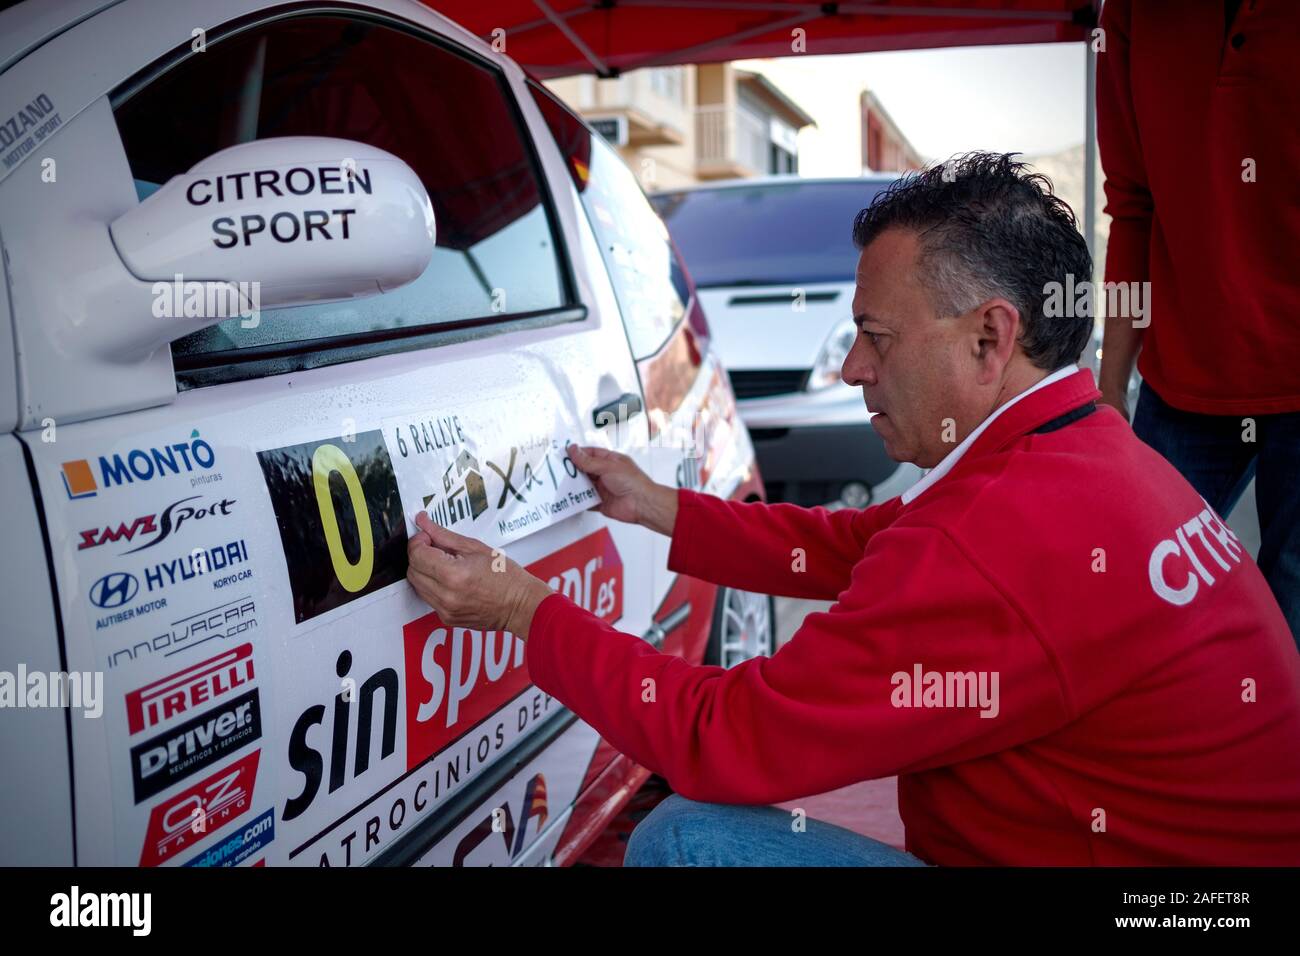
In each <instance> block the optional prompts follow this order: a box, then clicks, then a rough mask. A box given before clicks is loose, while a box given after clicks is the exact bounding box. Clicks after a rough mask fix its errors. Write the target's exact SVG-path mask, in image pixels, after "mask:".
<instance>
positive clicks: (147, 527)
mask: <svg viewBox="0 0 1300 956" xmlns="http://www.w3.org/2000/svg"><path fill="white" fill-rule="evenodd" d="M202 497H203V496H202V495H190V496H189V497H186V498H181V499H180V500H179V501H173V502H172V503H171V504H169V505H168V506H167V507H166V508H164V509H163V510H162V511H161V512H159V513H157V514H147V515H140V516H138V517H136V518H133V519H131V520H130V521H119V522H117V523H116V524H109V525H104V526H96V527H94V528H87V529H86V530H85V531H82V532H81V534H80V535H79V540H78V541H77V550H78V551H85V550H87V549H88V548H98V547H99V546H100V545H104V544H113V543H126V544H135V547H133V548H127V549H125V550H122V551H118V552H117V553H118V554H134V553H135V552H137V551H144V550H145V549H146V548H152V547H154V546H155V545H159V544H162V543H163V542H164V541H166V540H167V539H168V538H169V537H171V535H172V534H174V533H177V532H179V531H180V530H181V528H182V527H184V526H187V525H190V524H194V523H197V522H200V521H203V520H204V519H205V518H214V517H227V516H229V514H230V509H231V507H232V506H233V505H234V504H235V502H234V501H233V500H232V499H229V498H222V499H221V500H219V501H209V502H206V503H203V504H200V503H198V502H199V501H200V499H201V498H202ZM137 536H138V538H139V540H138V541H137Z"/></svg>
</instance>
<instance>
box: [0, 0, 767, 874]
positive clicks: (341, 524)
mask: <svg viewBox="0 0 1300 956" xmlns="http://www.w3.org/2000/svg"><path fill="white" fill-rule="evenodd" d="M0 243H3V252H4V256H3V266H4V283H5V289H4V293H5V294H3V295H0V374H2V375H3V387H2V388H0V420H2V421H3V423H4V428H3V429H0V475H2V477H3V488H4V508H3V509H2V510H0V542H3V574H2V575H0V595H2V602H0V606H3V608H4V614H5V618H6V620H5V624H4V628H3V634H4V638H3V642H2V643H0V767H3V768H4V773H3V774H0V814H2V815H3V818H4V820H5V826H3V827H0V864H72V863H77V864H108V865H132V866H134V865H141V866H152V865H179V866H191V865H192V866H214V865H235V864H240V865H261V864H269V865H277V864H294V865H311V866H318V865H329V866H356V865H360V864H370V863H391V864H395V863H408V862H410V863H414V862H420V863H432V864H438V865H462V864H464V865H475V864H488V863H492V864H507V863H508V864H547V863H557V864H560V863H567V862H572V861H573V860H574V859H576V858H577V857H578V856H579V855H580V854H581V853H582V851H583V849H584V848H585V847H586V846H587V845H588V844H589V843H590V842H591V841H592V840H593V839H594V838H595V837H596V836H597V835H598V834H599V832H600V831H601V829H602V828H603V827H604V825H605V824H606V823H607V822H608V820H609V819H610V817H611V816H612V815H613V814H615V813H616V812H618V810H619V809H620V808H621V807H622V806H623V805H624V804H625V803H626V801H627V800H628V798H629V797H630V796H631V795H632V794H633V793H634V792H635V791H636V789H637V787H638V786H639V785H640V783H641V782H642V781H643V780H644V779H645V777H646V776H647V774H648V771H646V770H644V769H643V768H640V767H637V766H636V765H634V764H632V763H631V762H630V761H629V760H628V759H626V758H625V757H623V756H621V755H619V754H618V753H617V752H616V751H615V750H614V749H613V748H612V747H611V746H610V745H609V744H608V743H606V742H604V741H602V740H601V739H600V738H599V736H598V735H597V733H596V732H595V731H594V730H593V729H592V728H591V727H589V726H587V725H586V724H584V723H582V722H581V721H579V720H578V719H577V718H576V716H575V715H573V714H572V713H570V712H568V711H566V710H565V708H564V707H563V706H562V705H561V704H560V703H559V702H557V701H555V700H553V699H551V698H549V697H548V696H547V695H545V694H544V693H542V692H540V691H539V690H537V689H536V688H534V687H533V686H532V685H531V683H530V681H529V678H528V674H527V670H526V667H525V666H524V659H523V645H522V643H521V642H519V641H517V640H516V639H515V638H514V637H513V636H512V635H510V634H508V633H504V632H502V633H497V632H491V631H489V632H486V633H482V632H478V631H474V630H468V629H464V628H448V627H446V626H444V625H443V623H442V622H441V621H439V620H438V618H437V616H436V615H435V614H433V613H432V612H431V611H430V609H429V608H428V607H427V606H426V605H424V604H423V603H422V602H421V601H420V600H419V599H418V598H417V597H416V596H415V594H414V593H413V592H412V590H411V589H410V587H409V585H408V584H407V583H406V580H405V574H406V539H407V536H408V535H409V534H410V533H411V532H412V530H413V528H414V523H413V520H412V519H413V516H414V515H415V514H416V513H417V512H418V511H420V510H424V511H427V512H428V513H429V514H430V515H431V516H433V518H434V519H435V520H436V521H438V522H440V523H442V524H444V525H446V526H447V527H450V528H453V529H454V530H457V531H460V532H463V533H465V534H469V535H473V536H475V537H478V538H481V539H483V540H485V541H486V542H488V543H489V544H491V545H493V546H497V547H501V548H502V549H504V550H505V551H506V552H507V553H508V554H509V555H510V556H511V557H513V558H514V559H516V560H518V561H519V562H520V563H522V564H524V565H526V566H528V567H530V568H531V569H532V570H533V571H534V572H535V573H537V574H538V575H539V576H541V577H542V578H543V579H545V580H547V581H549V583H550V584H551V586H552V587H554V588H556V589H560V590H563V592H564V593H565V594H567V595H569V596H570V597H572V598H573V599H574V600H575V601H577V602H579V603H580V604H582V605H584V606H586V607H587V608H589V609H590V610H591V611H592V612H593V613H595V614H597V615H599V616H601V617H602V618H604V619H606V620H608V621H610V622H613V623H615V624H617V626H618V627H619V628H620V629H621V630H624V631H628V632H631V633H634V634H639V635H644V636H645V638H646V640H648V641H651V642H652V643H654V644H656V645H658V646H661V647H662V648H664V649H665V650H666V651H668V652H671V653H676V654H680V655H682V656H684V657H686V658H687V659H689V660H691V661H693V662H696V661H700V660H711V661H713V662H716V663H719V664H723V665H729V664H733V663H735V662H736V661H738V660H740V659H743V658H745V657H747V656H752V655H754V654H758V653H767V652H770V649H771V644H772V614H771V603H770V599H769V598H767V597H765V596H758V595H751V594H745V593H743V592H733V591H729V590H727V589H721V588H715V587H714V586H712V585H708V584H705V583H703V582H700V581H698V580H694V579H690V578H686V577H683V576H677V575H674V574H671V573H670V572H668V570H667V566H666V565H667V561H666V559H667V550H668V541H667V539H665V538H662V537H660V536H655V535H652V534H650V533H649V532H647V531H644V530H642V529H639V528H633V527H629V526H627V525H624V524H616V523H610V522H607V521H606V520H605V519H604V518H603V517H601V516H600V515H598V514H597V513H596V512H594V511H593V510H592V507H593V505H594V504H595V503H596V500H597V499H596V495H595V491H594V489H593V488H592V486H591V484H590V483H589V482H588V481H587V479H586V478H585V476H583V475H581V474H580V473H579V472H578V471H577V469H576V467H575V466H574V465H573V463H572V462H571V461H569V460H568V459H567V458H566V456H565V453H564V447H565V442H566V441H567V440H577V441H580V442H585V443H590V444H604V445H607V446H609V447H614V448H618V449H621V450H623V451H626V452H627V453H629V454H631V455H633V456H634V457H636V458H637V460H638V461H639V462H640V463H641V464H642V466H643V467H644V468H645V469H646V470H647V471H649V472H650V473H651V474H652V475H654V476H655V477H656V479H657V480H660V481H664V482H668V483H676V484H678V485H682V486H687V487H692V488H698V489H702V490H704V491H706V492H710V493H715V494H718V495H722V496H728V497H733V498H737V499H752V498H757V497H759V496H760V495H761V483H760V480H759V476H758V473H757V471H756V469H755V467H754V464H753V449H752V446H751V444H750V442H749V438H748V436H747V434H746V432H745V429H744V426H743V425H742V424H741V422H740V421H739V419H738V418H737V417H736V411H735V404H734V400H733V396H732V393H731V391H730V387H729V385H728V383H727V379H726V375H725V373H724V372H723V370H722V369H721V368H720V367H719V364H718V362H717V360H716V358H715V357H714V355H713V353H712V351H711V348H710V343H709V335H708V327H707V324H706V323H705V320H704V316H703V313H702V312H701V310H700V308H699V305H698V302H697V301H696V298H695V295H694V290H693V288H692V287H691V284H690V280H689V277H688V276H687V275H686V273H685V272H684V270H683V269H682V268H681V266H680V263H679V262H678V261H677V260H676V259H675V257H674V254H673V252H672V249H671V246H670V244H669V242H668V239H667V233H666V232H665V230H664V228H663V226H662V223H661V222H660V221H659V220H658V218H657V217H656V216H655V215H654V213H653V211H652V210H651V209H650V207H649V205H648V203H647V202H646V199H645V197H644V195H643V194H642V192H641V190H640V188H639V187H638V185H637V183H636V181H635V179H634V177H633V176H632V175H631V173H630V172H629V171H628V170H627V169H626V168H625V167H624V166H623V164H622V163H621V162H620V160H619V159H618V157H617V155H616V154H615V153H614V152H613V151H612V150H611V149H610V148H609V147H608V146H607V145H606V144H605V143H604V142H603V141H601V140H600V138H599V137H597V136H594V135H593V134H592V132H591V131H590V130H589V129H588V128H587V127H585V126H584V125H583V124H582V122H581V121H580V120H578V119H577V118H576V117H574V116H573V115H572V114H571V113H569V112H568V110H567V109H565V107H563V106H562V105H561V104H560V103H558V102H557V101H556V100H555V99H553V98H552V97H551V96H550V95H549V94H548V93H547V92H546V91H545V90H544V89H543V88H542V87H541V86H539V85H538V84H536V83H535V82H533V81H532V80H531V79H529V78H528V77H527V76H526V75H525V74H524V72H523V71H522V70H521V69H520V68H519V67H518V66H517V65H515V64H514V63H512V62H511V61H510V60H509V59H508V58H506V57H505V56H503V55H501V54H500V53H498V52H497V51H495V50H493V49H492V47H491V46H490V45H488V44H487V43H484V42H482V41H481V40H480V39H479V38H477V37H475V36H473V35H470V34H469V33H467V32H465V31H463V30H461V29H459V28H458V27H457V26H456V25H455V24H454V23H452V22H450V21H449V20H447V19H445V18H444V17H442V16H440V15H438V14H437V13H434V12H432V11H430V10H429V9H428V8H427V7H425V6H423V5H421V4H418V3H415V2H410V0H365V2H363V3H330V4H324V5H322V4H298V3H285V4H279V3H272V2H268V0H219V2H211V0H203V2H199V0H117V2H109V0H70V2H66V3H50V2H45V0H40V2H36V0H33V2H28V3H24V4H21V5H19V6H17V7H14V8H11V9H9V10H7V11H5V12H3V13H0Z"/></svg>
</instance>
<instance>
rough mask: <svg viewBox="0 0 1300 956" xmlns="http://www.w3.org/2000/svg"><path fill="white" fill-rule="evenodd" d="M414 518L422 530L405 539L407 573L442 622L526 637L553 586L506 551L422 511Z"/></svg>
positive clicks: (417, 592)
mask: <svg viewBox="0 0 1300 956" xmlns="http://www.w3.org/2000/svg"><path fill="white" fill-rule="evenodd" d="M415 524H416V527H417V528H419V530H418V531H416V533H415V534H414V535H412V537H411V539H410V540H409V541H408V542H407V543H406V553H407V557H408V558H409V559H410V567H409V569H408V570H407V572H406V579H407V580H408V581H410V582H411V587H413V588H414V589H415V593H416V594H418V595H419V596H420V597H421V598H422V599H423V600H424V601H425V602H426V603H427V604H428V605H429V606H430V607H432V608H433V609H434V610H435V611H437V612H438V617H440V618H441V619H442V621H443V623H444V624H449V625H451V626H452V627H471V628H474V629H475V630H497V631H502V630H504V631H509V632H510V633H512V634H514V635H515V636H516V637H518V638H521V639H523V638H526V637H527V636H528V628H529V626H530V625H531V624H532V621H533V614H534V613H536V611H537V605H539V604H541V603H542V601H543V600H544V599H545V598H546V597H547V596H548V595H549V594H551V593H552V592H551V589H550V588H548V587H547V586H546V584H545V583H544V582H543V581H541V580H540V579H538V578H536V577H534V576H533V575H531V574H529V573H528V572H527V571H525V570H524V569H523V568H522V567H520V566H519V565H518V564H516V563H515V562H514V561H511V560H510V559H509V558H507V557H506V556H505V553H504V552H502V551H499V550H496V551H494V550H493V549H492V548H489V547H488V546H487V545H486V544H484V543H483V542H482V541H479V540H477V539H476V538H467V537H465V536H464V535H459V534H456V533H455V532H454V531H448V530H447V529H446V528H442V527H439V526H438V525H437V524H435V523H434V522H433V520H432V519H430V518H429V516H428V515H427V514H425V513H424V512H420V513H419V514H418V515H416V517H415Z"/></svg>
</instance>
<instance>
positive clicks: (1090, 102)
mask: <svg viewBox="0 0 1300 956" xmlns="http://www.w3.org/2000/svg"><path fill="white" fill-rule="evenodd" d="M1084 50H1085V51H1086V52H1085V53H1084V57H1085V61H1086V67H1085V70H1084V75H1085V79H1084V84H1083V88H1084V93H1083V95H1084V104H1083V229H1084V232H1083V237H1084V239H1086V240H1087V241H1088V254H1089V255H1092V254H1094V253H1095V252H1096V250H1095V248H1094V246H1095V245H1096V232H1097V51H1096V50H1094V49H1093V48H1092V40H1091V38H1089V39H1088V40H1085V41H1084ZM1093 272H1094V273H1097V272H1098V266H1097V264H1096V263H1095V262H1094V263H1093Z"/></svg>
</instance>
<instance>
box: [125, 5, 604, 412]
mask: <svg viewBox="0 0 1300 956" xmlns="http://www.w3.org/2000/svg"><path fill="white" fill-rule="evenodd" d="M311 16H335V17H344V18H347V19H352V20H360V21H366V22H369V23H373V24H375V25H377V26H383V27H387V28H389V29H393V30H397V31H398V32H401V33H405V34H406V35H408V36H411V37H414V38H416V39H418V40H422V41H424V42H427V43H432V44H434V45H435V46H438V47H441V48H442V49H444V50H446V51H447V52H449V53H451V54H452V55H454V56H459V57H461V58H462V59H465V60H468V61H470V62H471V63H473V64H475V65H477V66H481V67H483V68H485V69H486V70H487V71H488V72H489V73H490V74H491V75H492V76H493V77H494V78H495V79H496V82H497V84H498V86H499V87H500V89H501V95H502V98H503V100H504V101H505V104H506V109H507V110H508V112H509V113H510V115H511V118H512V119H513V121H514V124H515V129H516V132H517V134H518V136H519V138H520V140H521V142H522V144H523V147H524V152H525V156H526V157H527V159H528V160H529V162H530V163H531V164H532V168H533V172H534V174H535V175H536V177H537V181H538V185H539V193H540V197H541V201H542V205H543V207H544V208H545V210H546V217H547V225H548V226H549V229H550V233H551V241H552V242H553V243H554V245H555V255H556V264H557V266H558V268H559V274H560V286H561V289H560V291H561V294H562V296H563V298H564V301H563V303H562V304H561V305H560V306H558V307H556V308H553V309H545V310H541V311H534V312H526V313H513V314H512V313H506V314H504V315H486V316H471V317H469V318H465V319H455V320H452V321H450V322H434V323H428V324H425V325H405V326H398V327H395V328H391V329H381V330H377V331H371V332H354V333H347V334H344V335H334V336H327V337H323V338H316V339H297V340H295V341H292V342H284V343H276V344H273V345H267V346H261V347H254V348H247V349H228V350H223V351H220V352H205V353H200V354H195V355H180V356H177V355H173V357H172V362H173V365H174V368H175V372H176V387H177V391H188V390H190V389H194V388H202V387H204V386H207V385H217V384H224V383H227V382H240V381H249V380H252V379H259V378H265V377H267V376H270V375H280V374H285V373H288V372H299V371H304V370H306V369H311V368H320V367H324V366H327V365H338V364H343V363H346V362H356V361H361V360H363V359H367V358H372V357H374V356H377V355H390V354H394V353H399V352H407V351H420V350H423V349H428V348H436V347H438V346H442V345H451V344H455V343H458V342H465V341H472V340H476V339H484V338H490V337H492V336H495V335H507V334H511V333H514V332H520V331H525V330H529V329H536V328H545V327H548V326H551V325H559V324H563V323H567V322H581V321H584V320H585V319H586V318H587V316H588V310H587V307H586V305H584V304H583V303H582V301H581V299H580V297H579V294H578V288H579V286H578V282H577V279H576V277H575V275H574V272H573V259H572V257H571V256H570V254H569V247H568V240H567V238H566V237H565V234H564V225H563V219H562V218H561V216H560V213H559V209H558V207H557V206H556V202H555V196H554V191H553V189H552V184H551V182H550V179H549V177H548V176H547V174H546V167H545V166H544V165H543V163H542V158H541V155H540V154H539V153H538V151H537V143H536V142H535V141H534V140H533V136H532V133H531V131H530V130H529V128H528V123H527V121H526V120H525V119H524V116H523V111H522V109H521V107H520V103H519V99H518V97H517V95H516V93H515V89H514V87H513V86H512V85H511V83H510V79H509V77H507V76H506V72H505V69H504V68H503V67H502V65H501V64H500V63H499V62H497V61H495V60H493V59H492V58H490V57H487V56H484V55H483V54H481V53H479V52H477V51H475V50H471V49H469V48H468V47H464V46H461V45H460V44H458V43H456V42H455V41H454V40H452V39H451V38H449V37H446V36H443V35H441V34H438V33H435V32H433V31H431V30H429V29H428V28H427V27H424V26H422V25H420V24H418V23H413V22H411V21H409V20H405V19H402V18H401V17H398V16H394V15H391V14H388V13H384V12H382V11H377V10H372V9H369V8H365V7H358V6H354V5H353V4H349V3H333V2H323V3H322V2H319V0H310V2H299V3H287V4H283V5H281V6H277V7H273V8H269V9H264V10H259V11H257V12H255V13H251V14H246V15H244V16H242V17H237V18H235V19H233V20H228V21H226V22H224V23H222V24H221V25H220V26H219V27H217V28H214V29H213V30H211V31H208V32H207V34H206V36H205V38H204V42H205V45H211V44H213V43H217V42H220V41H222V40H226V39H229V38H231V37H235V36H238V35H240V34H242V33H246V32H248V31H250V30H254V29H259V28H262V27H265V26H267V25H269V24H272V23H278V22H281V21H284V20H294V19H302V18H305V17H311ZM190 42H191V41H188V40H187V41H185V42H183V43H181V44H179V45H177V46H176V47H175V48H173V49H172V50H171V51H169V52H167V53H165V54H163V55H162V56H161V57H159V58H157V59H156V60H154V61H153V62H152V63H150V64H149V65H148V66H145V67H143V68H142V69H140V70H137V71H136V72H135V73H133V74H132V75H131V76H129V77H127V79H125V80H123V81H122V82H121V83H119V84H118V85H117V86H116V87H114V89H113V90H112V91H111V92H110V93H109V106H110V108H111V109H112V110H113V113H114V116H116V114H117V110H118V108H119V107H120V106H122V105H123V104H125V103H127V102H128V101H129V100H130V99H131V98H133V97H134V96H135V95H136V94H138V93H139V92H141V91H142V90H144V89H145V88H146V87H147V86H149V85H150V84H152V83H154V82H156V81H157V80H158V79H159V78H160V77H162V76H164V75H165V74H167V73H169V72H170V71H171V70H173V69H175V68H176V67H178V66H180V65H181V64H183V63H186V62H188V61H189V60H190V59H191V58H192V57H195V56H199V55H201V54H198V53H195V52H194V51H193V50H191V49H190ZM122 146H123V152H125V143H123V144H122ZM565 185H568V183H567V180H566V183H565Z"/></svg>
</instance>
